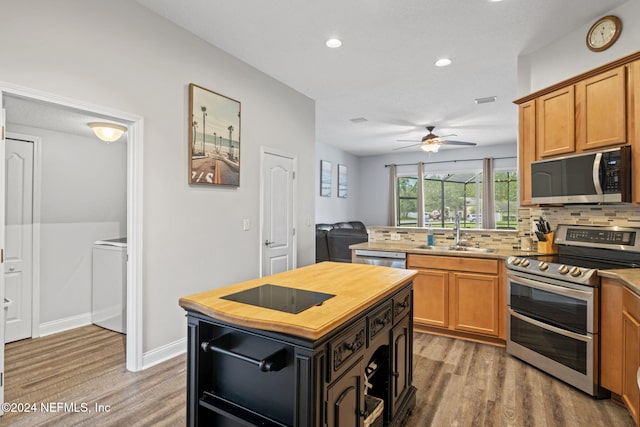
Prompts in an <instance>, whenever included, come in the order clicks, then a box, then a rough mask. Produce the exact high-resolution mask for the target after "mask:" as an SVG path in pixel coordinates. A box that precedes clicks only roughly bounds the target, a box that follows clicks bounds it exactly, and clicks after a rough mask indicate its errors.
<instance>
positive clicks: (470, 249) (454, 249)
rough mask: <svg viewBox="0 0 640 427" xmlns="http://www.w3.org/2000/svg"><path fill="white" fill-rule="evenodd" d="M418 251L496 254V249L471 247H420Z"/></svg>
mask: <svg viewBox="0 0 640 427" xmlns="http://www.w3.org/2000/svg"><path fill="white" fill-rule="evenodd" d="M416 249H431V250H434V251H451V252H476V253H487V254H492V253H495V252H496V251H497V250H496V249H491V248H474V247H471V246H430V245H420V246H418V247H417V248H416Z"/></svg>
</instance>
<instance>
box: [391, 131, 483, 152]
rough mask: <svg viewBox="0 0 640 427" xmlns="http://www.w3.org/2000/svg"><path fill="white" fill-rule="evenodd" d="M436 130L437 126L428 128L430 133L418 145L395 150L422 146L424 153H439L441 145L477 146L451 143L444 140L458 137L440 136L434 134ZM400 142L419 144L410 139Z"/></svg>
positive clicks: (467, 143)
mask: <svg viewBox="0 0 640 427" xmlns="http://www.w3.org/2000/svg"><path fill="white" fill-rule="evenodd" d="M435 128H436V127H435V126H427V127H426V129H427V130H428V131H429V133H428V134H427V135H425V136H424V137H422V140H421V141H420V142H418V143H417V144H411V145H405V146H404V147H398V148H394V150H403V149H405V148H411V147H417V146H420V148H421V149H422V150H423V151H427V152H432V153H437V152H438V149H439V148H440V146H441V145H466V146H473V145H476V143H475V142H464V141H450V140H447V139H444V138H447V137H450V136H456V134H453V133H452V134H450V135H444V136H438V135H436V134H434V133H433V130H434V129H435ZM398 141H399V142H417V141H414V140H410V139H399V140H398Z"/></svg>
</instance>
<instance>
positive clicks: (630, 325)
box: [600, 278, 640, 425]
mask: <svg viewBox="0 0 640 427" xmlns="http://www.w3.org/2000/svg"><path fill="white" fill-rule="evenodd" d="M601 287H602V297H601V306H602V318H601V332H600V335H601V348H602V351H601V355H602V357H601V361H600V362H601V365H600V373H601V385H602V387H604V388H606V389H607V390H610V391H611V392H612V393H614V394H616V395H618V396H619V397H621V398H622V401H623V402H624V404H625V406H626V407H627V409H628V410H629V412H630V413H631V416H632V417H633V419H634V420H635V422H636V425H640V391H639V389H638V380H637V374H638V369H639V368H640V296H638V295H637V294H635V293H634V292H632V291H630V290H629V289H628V288H627V287H625V285H624V284H623V283H621V282H619V281H617V280H614V279H608V278H603V280H602V285H601Z"/></svg>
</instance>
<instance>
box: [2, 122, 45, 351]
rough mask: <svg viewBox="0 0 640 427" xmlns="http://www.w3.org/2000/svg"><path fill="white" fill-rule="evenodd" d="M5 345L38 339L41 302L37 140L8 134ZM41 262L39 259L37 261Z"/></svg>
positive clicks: (6, 152) (6, 148)
mask: <svg viewBox="0 0 640 427" xmlns="http://www.w3.org/2000/svg"><path fill="white" fill-rule="evenodd" d="M5 144H6V145H5V186H6V190H5V200H6V206H5V261H4V278H5V294H4V297H5V339H4V342H5V343H9V342H13V341H18V340H21V339H24V338H31V337H32V336H33V335H34V333H35V334H36V336H37V330H38V329H37V327H35V325H33V324H34V323H37V322H38V321H39V319H38V318H39V316H37V315H36V316H35V319H34V314H36V313H39V307H38V299H36V298H33V294H34V289H33V283H34V281H33V277H34V276H37V274H34V265H35V264H34V258H36V253H38V252H39V251H38V250H37V244H34V242H35V240H37V238H38V236H36V235H34V223H36V222H37V220H35V219H34V217H35V216H37V215H34V203H35V199H36V198H35V197H34V190H35V188H34V185H35V181H36V180H35V179H34V176H35V174H34V172H35V170H34V169H35V168H34V159H35V155H36V151H37V149H36V144H39V141H37V138H32V137H28V136H26V135H24V136H22V135H17V134H11V133H7V135H6V141H5ZM35 261H37V259H36V260H35ZM34 303H35V304H34Z"/></svg>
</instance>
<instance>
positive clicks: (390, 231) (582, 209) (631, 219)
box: [367, 205, 640, 249]
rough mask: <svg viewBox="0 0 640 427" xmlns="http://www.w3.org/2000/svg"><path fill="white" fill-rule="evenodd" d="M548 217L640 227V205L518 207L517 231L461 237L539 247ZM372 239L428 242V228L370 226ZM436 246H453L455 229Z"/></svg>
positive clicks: (444, 232)
mask: <svg viewBox="0 0 640 427" xmlns="http://www.w3.org/2000/svg"><path fill="white" fill-rule="evenodd" d="M540 216H542V217H544V218H545V219H546V220H547V221H548V222H549V225H550V226H551V229H552V230H553V229H555V228H556V227H557V226H558V224H579V225H597V226H612V225H617V226H621V227H634V228H640V206H632V205H580V206H554V207H534V208H520V209H518V229H517V230H475V229H463V230H462V231H461V238H462V239H464V240H466V241H467V244H469V245H471V246H473V245H475V244H476V243H477V244H479V245H480V246H482V247H486V248H495V249H520V242H521V241H523V239H527V238H532V240H533V245H534V247H535V245H536V242H537V239H536V237H535V234H534V230H535V223H534V219H535V218H538V217H540ZM367 230H368V233H369V241H370V242H384V241H394V242H397V243H407V244H409V243H419V244H420V243H423V244H424V243H426V241H427V230H426V229H425V228H417V227H367ZM434 235H435V245H452V244H453V243H454V242H455V231H453V230H448V229H435V230H434Z"/></svg>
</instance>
